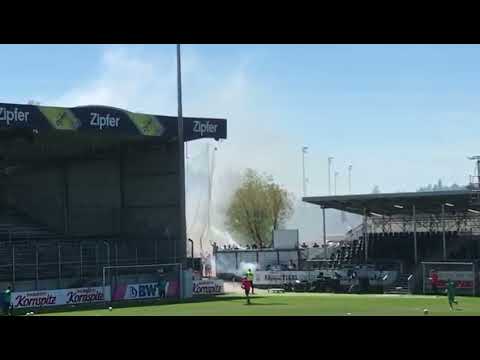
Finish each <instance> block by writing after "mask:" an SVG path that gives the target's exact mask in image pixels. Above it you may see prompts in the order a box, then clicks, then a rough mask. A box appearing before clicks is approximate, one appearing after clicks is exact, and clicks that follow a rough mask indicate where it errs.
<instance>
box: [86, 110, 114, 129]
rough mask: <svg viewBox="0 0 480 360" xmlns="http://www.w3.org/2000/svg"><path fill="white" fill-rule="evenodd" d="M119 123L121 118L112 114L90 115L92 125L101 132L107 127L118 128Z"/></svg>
mask: <svg viewBox="0 0 480 360" xmlns="http://www.w3.org/2000/svg"><path fill="white" fill-rule="evenodd" d="M119 121H120V118H119V117H113V116H111V115H110V114H107V115H106V116H100V114H99V113H94V112H92V113H90V125H92V126H95V127H98V128H100V130H102V129H103V128H105V127H111V128H118V122H119Z"/></svg>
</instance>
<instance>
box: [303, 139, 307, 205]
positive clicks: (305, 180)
mask: <svg viewBox="0 0 480 360" xmlns="http://www.w3.org/2000/svg"><path fill="white" fill-rule="evenodd" d="M307 150H308V146H303V147H302V171H303V178H302V180H303V196H304V197H305V196H307V178H306V177H305V154H306V153H307Z"/></svg>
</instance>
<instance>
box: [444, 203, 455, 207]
mask: <svg viewBox="0 0 480 360" xmlns="http://www.w3.org/2000/svg"><path fill="white" fill-rule="evenodd" d="M445 206H449V207H453V206H455V205H453V204H450V203H445Z"/></svg>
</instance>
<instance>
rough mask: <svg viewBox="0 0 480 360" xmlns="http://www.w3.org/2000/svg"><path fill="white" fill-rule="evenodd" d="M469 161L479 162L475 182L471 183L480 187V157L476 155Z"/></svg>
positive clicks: (469, 158) (470, 157) (474, 176)
mask: <svg viewBox="0 0 480 360" xmlns="http://www.w3.org/2000/svg"><path fill="white" fill-rule="evenodd" d="M468 160H476V161H477V166H476V169H475V170H476V174H475V173H474V175H473V178H474V179H475V182H473V181H471V180H470V183H472V185H477V186H478V185H480V155H475V156H469V157H468Z"/></svg>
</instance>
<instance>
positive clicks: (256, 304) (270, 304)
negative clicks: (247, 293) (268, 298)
mask: <svg viewBox="0 0 480 360" xmlns="http://www.w3.org/2000/svg"><path fill="white" fill-rule="evenodd" d="M244 305H246V306H275V305H283V306H285V305H288V304H285V303H255V302H251V303H250V304H244Z"/></svg>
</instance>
